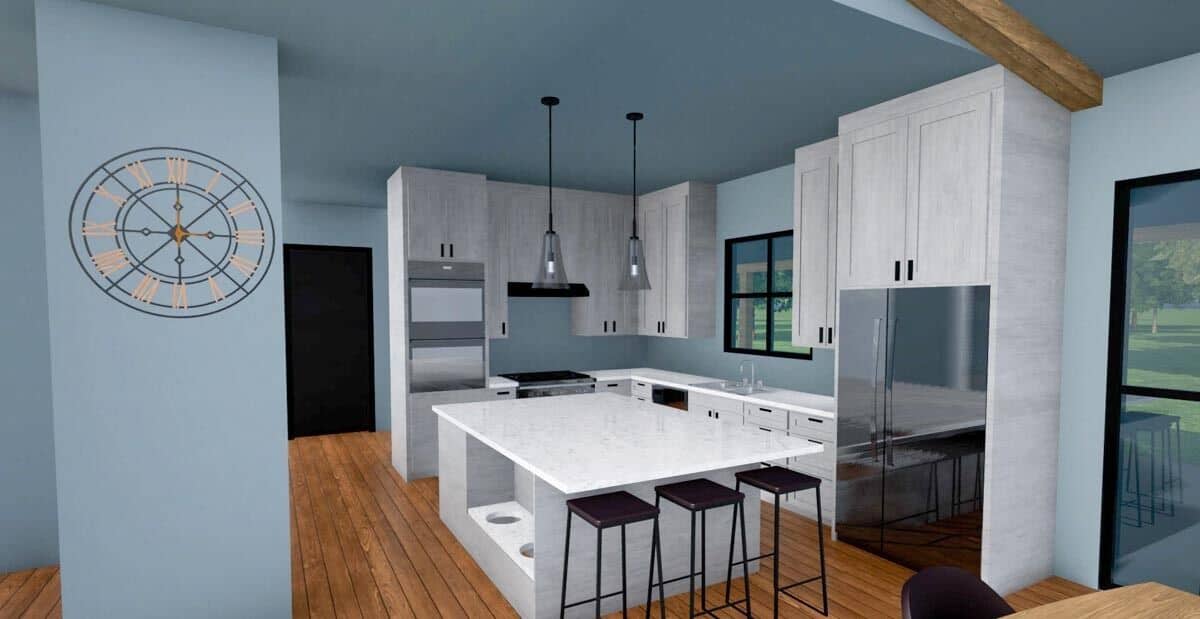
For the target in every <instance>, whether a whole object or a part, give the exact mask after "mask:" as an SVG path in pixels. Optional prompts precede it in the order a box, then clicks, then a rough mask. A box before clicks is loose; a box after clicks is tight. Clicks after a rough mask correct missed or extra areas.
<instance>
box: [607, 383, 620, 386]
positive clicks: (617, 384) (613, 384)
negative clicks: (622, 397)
mask: <svg viewBox="0 0 1200 619" xmlns="http://www.w3.org/2000/svg"><path fill="white" fill-rule="evenodd" d="M608 386H609V387H620V386H621V383H608Z"/></svg>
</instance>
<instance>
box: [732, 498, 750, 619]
mask: <svg viewBox="0 0 1200 619" xmlns="http://www.w3.org/2000/svg"><path fill="white" fill-rule="evenodd" d="M739 507H740V508H741V509H738V508H739ZM734 509H735V510H737V512H738V514H740V515H741V522H742V588H743V590H744V591H745V592H746V616H747V617H752V616H753V615H752V614H751V613H750V556H749V555H748V554H746V500H745V499H742V501H741V503H739V504H738V505H735V506H734ZM729 546H730V548H732V547H733V543H732V542H730V544H729ZM725 582H727V583H728V582H729V581H728V580H726V581H725ZM725 598H726V599H725V601H726V602H728V601H729V592H728V587H727V588H726V594H725Z"/></svg>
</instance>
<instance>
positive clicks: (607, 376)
mask: <svg viewBox="0 0 1200 619" xmlns="http://www.w3.org/2000/svg"><path fill="white" fill-rule="evenodd" d="M653 369H654V368H631V369H627V370H626V369H615V370H586V371H584V372H583V373H584V374H587V375H589V376H591V377H593V378H595V379H596V380H598V381H603V380H627V379H628V380H641V381H645V382H649V383H655V384H659V385H665V386H667V387H672V388H675V389H682V390H684V391H692V392H696V393H702V394H704V395H711V396H714V397H719V398H728V399H731V400H738V401H739V402H745V403H749V404H758V405H761V406H774V407H778V408H784V409H787V410H789V411H796V412H802V413H805V414H812V415H817V416H820V417H825V418H826V419H837V400H836V399H835V398H834V397H833V396H828V395H821V394H817V393H809V392H807V391H796V390H793V389H779V390H776V391H785V392H788V393H798V394H803V395H805V396H809V397H813V398H827V399H828V400H829V405H830V406H831V407H832V408H833V409H834V410H828V409H824V408H815V407H812V406H805V405H803V404H797V403H794V402H788V401H784V400H777V399H773V398H771V397H770V395H771V393H772V392H770V391H768V392H765V393H763V394H761V395H741V394H737V393H728V392H725V391H720V390H717V389H706V388H704V387H697V386H696V385H697V384H702V383H708V382H717V381H719V380H720V379H718V378H709V377H705V376H698V375H692V374H685V373H683V372H673V371H670V370H661V371H662V372H663V373H666V374H679V375H683V376H692V377H694V378H698V379H701V380H699V381H697V382H695V383H680V382H676V381H671V380H665V379H663V378H661V377H655V376H653V375H651V374H648V373H645V372H644V371H645V370H653Z"/></svg>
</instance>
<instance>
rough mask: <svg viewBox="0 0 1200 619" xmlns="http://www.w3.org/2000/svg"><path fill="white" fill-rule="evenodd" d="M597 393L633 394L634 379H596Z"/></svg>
mask: <svg viewBox="0 0 1200 619" xmlns="http://www.w3.org/2000/svg"><path fill="white" fill-rule="evenodd" d="M596 393H615V394H617V395H628V396H631V395H633V381H632V380H630V379H628V378H622V379H618V380H598V381H596Z"/></svg>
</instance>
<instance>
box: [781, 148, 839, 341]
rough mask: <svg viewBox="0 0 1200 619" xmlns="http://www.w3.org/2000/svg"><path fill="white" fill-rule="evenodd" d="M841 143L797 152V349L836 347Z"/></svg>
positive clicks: (794, 324)
mask: <svg viewBox="0 0 1200 619" xmlns="http://www.w3.org/2000/svg"><path fill="white" fill-rule="evenodd" d="M837 148H838V147H837V139H832V140H826V141H824V142H820V143H818V144H813V145H811V146H806V147H804V148H798V149H796V164H795V168H794V170H795V172H794V173H795V182H794V185H793V187H794V197H793V204H792V206H793V209H794V212H793V216H794V221H795V224H794V226H795V230H794V232H793V235H794V238H795V241H796V248H795V250H794V251H795V255H796V256H797V257H798V258H799V259H798V261H797V262H798V263H797V264H793V265H792V345H794V346H811V347H814V348H832V347H833V325H834V320H835V316H836V315H837V308H836V303H837V281H836V277H837V271H836V269H837Z"/></svg>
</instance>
